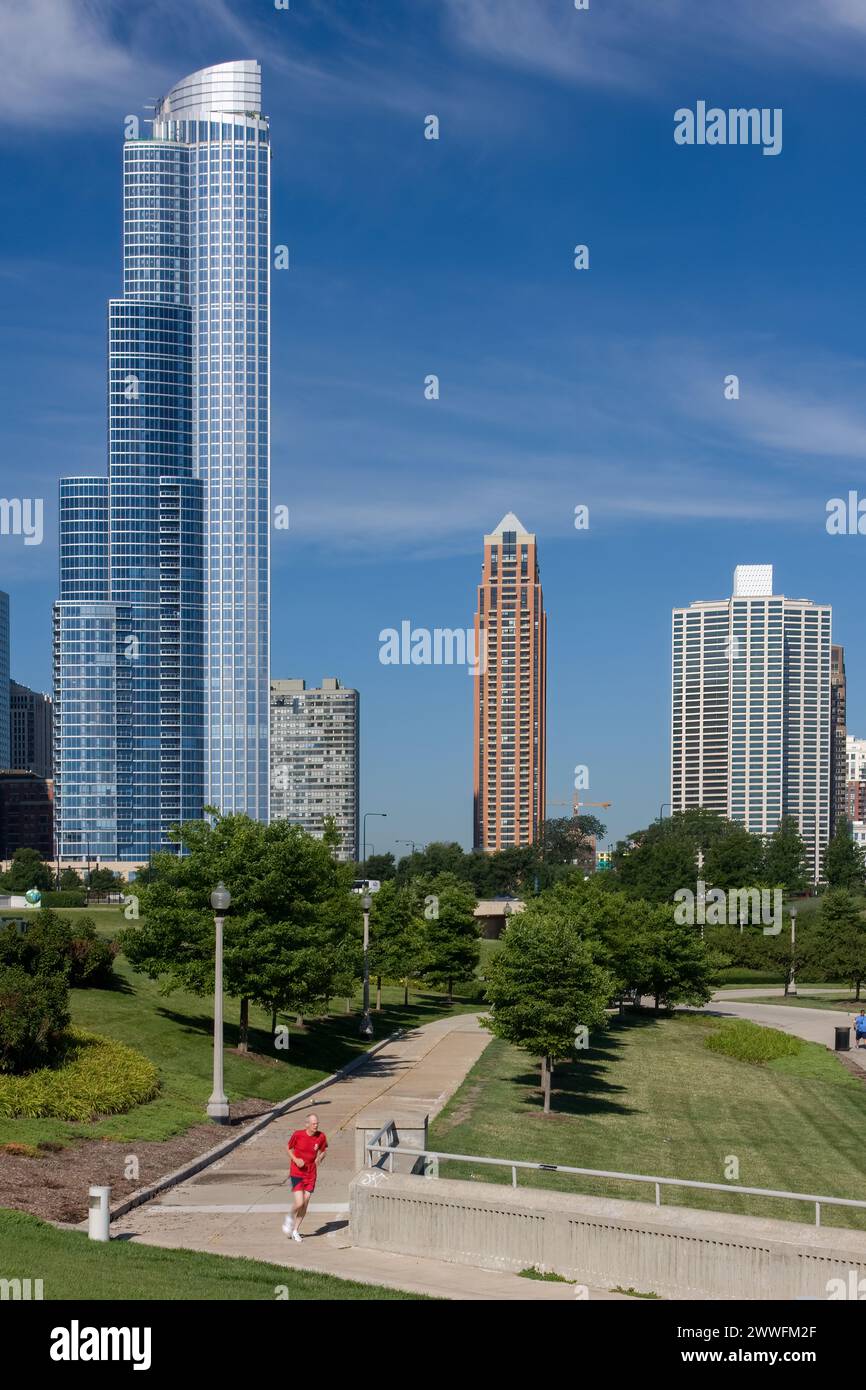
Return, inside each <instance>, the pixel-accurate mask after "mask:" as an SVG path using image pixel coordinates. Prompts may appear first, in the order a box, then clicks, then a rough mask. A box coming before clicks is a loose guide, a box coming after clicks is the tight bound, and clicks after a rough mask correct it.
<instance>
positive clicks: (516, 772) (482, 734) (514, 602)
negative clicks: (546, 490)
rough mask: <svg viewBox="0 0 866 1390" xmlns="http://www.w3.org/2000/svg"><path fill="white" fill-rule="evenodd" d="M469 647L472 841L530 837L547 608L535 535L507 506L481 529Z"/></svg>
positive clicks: (542, 713) (541, 789)
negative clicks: (472, 659) (472, 663)
mask: <svg viewBox="0 0 866 1390" xmlns="http://www.w3.org/2000/svg"><path fill="white" fill-rule="evenodd" d="M475 651H476V654H477V656H478V660H477V662H476V666H477V670H476V671H475V673H474V675H473V686H474V690H473V695H474V705H475V722H474V757H475V807H474V823H475V824H474V844H475V848H476V849H484V850H491V851H496V850H501V849H507V848H508V847H509V846H511V845H531V844H532V843H533V841H534V840H536V839H537V838H538V834H539V831H540V829H541V826H542V824H543V822H544V817H545V808H546V785H545V781H546V769H547V614H546V613H545V611H544V595H543V593H542V590H541V574H540V571H539V568H538V550H537V546H536V541H535V536H534V535H533V534H532V533H531V532H529V531H527V530H526V528H525V527H524V526H523V525H522V524H521V522H520V521H518V519H517V517H516V516H515V515H514V513H513V512H509V513H508V514H507V516H504V517H503V518H502V520H501V521H500V523H499V525H498V526H497V527H496V528H495V529H494V530H493V531H492V532H491V533H490V534H489V535H487V536H485V537H484V563H483V566H482V570H481V583H480V584H479V585H478V607H477V611H476V614H475Z"/></svg>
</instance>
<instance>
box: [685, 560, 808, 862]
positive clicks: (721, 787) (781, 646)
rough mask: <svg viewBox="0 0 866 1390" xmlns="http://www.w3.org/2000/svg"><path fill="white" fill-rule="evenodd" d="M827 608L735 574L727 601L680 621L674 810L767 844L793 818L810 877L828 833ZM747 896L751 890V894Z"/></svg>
mask: <svg viewBox="0 0 866 1390" xmlns="http://www.w3.org/2000/svg"><path fill="white" fill-rule="evenodd" d="M831 617H832V614H831V609H830V607H829V605H826V604H816V603H812V602H811V601H810V600H808V599H789V598H784V597H782V596H781V595H776V594H774V593H773V567H772V565H738V566H737V568H736V571H735V574H734V593H733V596H732V597H731V598H729V599H722V600H719V601H712V602H697V603H693V604H691V605H690V607H688V608H675V609H674V610H673V664H672V704H671V709H672V718H671V809H672V811H674V812H676V811H684V810H687V809H688V808H689V807H691V806H704V807H706V808H708V809H711V810H715V811H718V812H720V813H721V814H722V815H724V816H727V817H728V818H729V819H731V820H734V821H738V822H740V824H742V825H745V826H746V828H747V829H748V830H750V831H752V832H754V833H755V834H758V835H764V836H766V835H769V834H771V833H772V832H773V830H775V828H776V826H777V825H778V824H779V821H780V819H781V818H782V816H794V817H796V819H797V822H798V825H799V829H800V834H801V835H802V837H803V839H804V841H805V843H806V847H807V851H808V858H809V863H810V866H811V871H812V873H813V874H814V876H815V877H816V878H817V877H818V876H819V874H820V860H821V852H822V850H823V848H824V846H825V845H826V843H827V839H828V836H829V832H830V755H831V726H830V647H831ZM744 886H746V885H744Z"/></svg>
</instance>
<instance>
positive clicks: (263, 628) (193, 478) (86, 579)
mask: <svg viewBox="0 0 866 1390" xmlns="http://www.w3.org/2000/svg"><path fill="white" fill-rule="evenodd" d="M127 134H128V138H127V139H126V140H125V142H124V150H123V171H124V172H123V186H124V238H123V272H124V274H123V286H124V292H123V297H122V299H117V300H112V301H111V302H110V304H109V314H108V320H109V331H108V344H109V364H108V366H109V459H108V476H107V478H72V479H65V480H64V481H63V482H62V483H61V491H60V555H61V569H60V599H59V602H58V603H57V605H56V608H55V719H56V723H55V765H56V781H57V786H56V809H57V822H58V831H57V834H58V852H59V854H60V857H61V858H64V859H76V858H81V857H83V856H85V855H89V856H93V855H96V854H99V855H102V856H105V857H108V858H112V859H120V860H130V861H138V862H140V861H141V860H142V859H143V858H145V857H146V856H147V855H148V854H149V853H150V852H151V851H153V850H156V849H159V848H161V847H163V846H164V845H166V844H167V840H166V834H167V830H168V828H169V826H170V825H171V824H172V822H175V821H178V820H187V819H195V818H198V817H200V816H201V814H202V808H203V806H204V805H206V804H214V805H216V806H218V807H219V808H220V810H222V811H223V812H229V811H247V812H249V814H250V815H252V816H255V817H257V818H259V819H262V820H267V817H268V737H269V735H268V722H269V721H268V627H269V578H268V546H269V529H268V519H269V518H268V507H269V499H268V473H269V315H268V306H269V192H270V147H269V136H268V122H267V120H266V119H265V117H264V116H262V114H261V72H260V69H259V66H258V64H257V63H255V62H233V63H223V64H220V65H218V66H216V67H212V68H205V69H202V70H201V71H200V72H196V73H193V74H192V75H191V76H189V77H187V78H184V79H183V81H181V82H179V83H177V85H176V86H174V87H173V88H172V89H171V91H170V92H169V93H168V94H167V95H166V96H164V97H163V98H162V99H161V100H160V101H159V102H158V103H157V105H156V108H155V112H154V119H153V124H152V130H151V133H150V135H148V136H146V137H143V138H140V137H139V132H138V129H137V128H136V126H135V123H131V124H130V123H129V122H128V132H127Z"/></svg>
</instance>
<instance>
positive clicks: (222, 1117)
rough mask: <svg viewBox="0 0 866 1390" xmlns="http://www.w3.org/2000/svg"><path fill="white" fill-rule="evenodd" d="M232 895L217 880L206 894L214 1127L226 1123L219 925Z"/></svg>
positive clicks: (209, 1106)
mask: <svg viewBox="0 0 866 1390" xmlns="http://www.w3.org/2000/svg"><path fill="white" fill-rule="evenodd" d="M231 901H232V895H231V893H230V892H229V890H228V889H227V888H226V886H225V884H224V883H223V882H222V880H220V882H219V883H218V884H217V886H216V888H215V889H214V890H213V892H212V893H211V895H210V905H211V907H212V908H213V910H214V926H215V928H216V963H215V969H214V991H213V1091H212V1092H211V1097H210V1100H209V1101H208V1103H207V1113H208V1118H209V1119H211V1120H213V1121H214V1122H215V1124H218V1125H227V1124H228V1122H229V1102H228V1097H227V1095H226V1093H225V1087H224V1085H223V922H224V921H225V914H226V913H227V912H228V910H229V907H230V906H231Z"/></svg>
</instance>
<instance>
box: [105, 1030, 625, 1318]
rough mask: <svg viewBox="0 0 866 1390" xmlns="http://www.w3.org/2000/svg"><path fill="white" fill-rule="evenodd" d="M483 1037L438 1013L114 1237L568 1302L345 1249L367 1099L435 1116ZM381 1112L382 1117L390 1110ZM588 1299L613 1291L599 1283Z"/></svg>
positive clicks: (509, 1283) (444, 1292)
mask: <svg viewBox="0 0 866 1390" xmlns="http://www.w3.org/2000/svg"><path fill="white" fill-rule="evenodd" d="M490 1037H491V1035H490V1033H489V1032H487V1031H486V1029H482V1028H481V1027H480V1026H479V1024H478V1019H477V1016H476V1015H475V1014H464V1015H461V1016H457V1017H450V1018H446V1019H438V1020H437V1021H436V1022H434V1023H426V1024H424V1025H423V1026H421V1027H419V1028H414V1029H412V1030H411V1031H410V1032H409V1033H407V1034H406V1035H405V1036H404V1037H403V1038H401V1039H399V1040H397V1041H395V1042H392V1043H389V1045H388V1046H387V1047H385V1048H383V1049H382V1050H381V1051H380V1052H378V1053H377V1054H376V1056H375V1057H372V1058H371V1059H370V1061H369V1062H368V1063H367V1064H366V1065H365V1066H363V1067H360V1068H358V1070H356V1071H354V1072H352V1073H350V1074H349V1075H348V1076H346V1077H344V1078H342V1079H341V1080H340V1081H338V1082H336V1083H335V1084H333V1085H331V1086H326V1087H323V1088H322V1090H321V1092H318V1093H316V1094H315V1095H313V1096H310V1097H308V1098H307V1099H306V1100H304V1101H303V1102H301V1103H300V1104H299V1105H298V1106H297V1107H296V1108H294V1109H293V1110H290V1111H289V1112H288V1113H287V1114H286V1115H284V1116H281V1117H280V1119H278V1120H274V1121H273V1123H272V1124H270V1125H267V1126H266V1127H265V1128H264V1129H263V1130H261V1131H260V1132H259V1133H258V1134H256V1135H253V1136H252V1138H250V1139H249V1140H247V1141H246V1143H243V1144H241V1145H239V1146H238V1148H236V1149H234V1150H233V1151H232V1153H230V1154H229V1155H227V1157H226V1158H224V1159H221V1160H220V1161H218V1162H217V1163H215V1164H213V1165H212V1166H211V1167H210V1168H207V1169H205V1170H204V1172H201V1173H198V1174H196V1175H195V1176H194V1177H191V1178H189V1179H188V1180H187V1181H186V1182H184V1183H180V1184H179V1185H178V1186H177V1187H174V1188H172V1189H171V1190H170V1191H169V1192H167V1193H165V1194H163V1195H162V1196H160V1197H158V1198H156V1199H155V1200H154V1201H152V1202H148V1203H146V1204H144V1205H142V1206H140V1207H136V1208H135V1209H134V1210H133V1211H131V1212H128V1213H127V1214H126V1216H122V1217H120V1218H118V1220H116V1221H115V1222H113V1223H112V1232H113V1234H114V1235H115V1236H124V1237H126V1238H127V1239H131V1240H136V1241H140V1242H142V1243H143V1244H146V1245H161V1246H167V1247H171V1248H183V1249H189V1250H204V1251H208V1252H209V1253H211V1254H223V1255H246V1256H248V1257H250V1258H253V1259H258V1260H266V1261H268V1262H269V1263H271V1264H277V1265H286V1266H292V1267H294V1268H298V1269H311V1270H318V1271H321V1272H322V1273H327V1274H338V1275H342V1276H343V1277H345V1278H351V1279H358V1280H360V1281H361V1282H362V1283H366V1284H372V1283H376V1284H384V1285H386V1286H388V1287H393V1288H402V1289H408V1290H410V1291H412V1292H415V1293H429V1294H434V1295H437V1296H439V1297H442V1298H452V1299H454V1298H456V1299H493V1300H499V1299H521V1300H550V1299H553V1300H562V1301H567V1300H570V1301H574V1300H575V1290H574V1288H573V1287H572V1286H571V1285H568V1284H555V1283H545V1282H541V1281H536V1280H531V1279H522V1278H520V1277H519V1276H518V1275H516V1274H500V1273H496V1272H493V1271H488V1270H481V1269H476V1268H474V1267H471V1266H468V1265H459V1264H451V1263H448V1262H445V1261H439V1260H429V1259H425V1258H422V1257H418V1258H415V1257H410V1256H406V1255H391V1254H387V1253H385V1252H381V1251H375V1250H361V1249H357V1248H354V1247H352V1246H350V1245H349V1242H348V1235H347V1228H348V1217H349V1212H348V1201H349V1183H350V1182H351V1180H352V1178H353V1177H354V1176H355V1172H356V1168H355V1120H356V1117H357V1116H358V1115H359V1114H360V1113H361V1111H362V1110H366V1109H367V1107H368V1106H371V1105H376V1106H377V1107H379V1106H380V1104H381V1106H382V1108H383V1109H384V1108H387V1106H389V1105H393V1106H394V1108H395V1109H398V1108H401V1107H402V1106H407V1105H408V1106H410V1107H411V1108H413V1109H415V1108H418V1109H421V1110H424V1111H426V1112H427V1114H428V1115H429V1116H430V1118H431V1119H432V1118H433V1117H434V1116H435V1115H436V1114H438V1113H439V1111H440V1110H441V1109H442V1107H443V1106H444V1105H445V1103H446V1101H447V1100H448V1099H449V1097H450V1096H451V1095H452V1094H453V1093H454V1091H456V1089H457V1087H458V1086H459V1085H460V1083H461V1082H462V1081H463V1079H464V1077H465V1076H466V1074H467V1072H468V1071H469V1070H470V1068H471V1067H472V1066H473V1064H474V1063H475V1062H476V1061H477V1060H478V1058H479V1057H480V1056H481V1053H482V1052H483V1051H484V1048H485V1047H486V1045H487V1043H488V1042H489V1041H490ZM311 1110H315V1111H316V1113H317V1114H318V1116H319V1124H320V1127H321V1128H322V1129H323V1130H324V1131H325V1133H326V1134H327V1136H328V1158H327V1160H326V1161H325V1162H324V1163H323V1164H322V1167H321V1169H320V1176H319V1181H318V1185H317V1187H316V1192H315V1199H314V1201H313V1202H312V1203H311V1204H310V1210H309V1213H308V1215H307V1219H306V1221H305V1223H304V1227H303V1232H304V1240H303V1241H302V1243H301V1244H300V1245H298V1244H296V1243H294V1242H292V1241H290V1240H288V1239H287V1238H286V1237H285V1236H284V1235H283V1233H282V1230H281V1227H282V1220H283V1215H284V1213H285V1212H287V1211H288V1210H289V1209H290V1208H291V1205H292V1204H291V1194H290V1189H289V1187H288V1182H287V1172H288V1157H287V1155H286V1143H287V1141H288V1137H289V1135H290V1134H291V1133H292V1131H293V1130H295V1129H298V1128H301V1127H302V1125H303V1120H304V1117H305V1116H306V1115H308V1114H309V1113H310V1111H311ZM386 1118H387V1117H386ZM592 1297H593V1298H617V1297H620V1295H616V1294H609V1293H606V1292H604V1291H601V1290H593V1291H592Z"/></svg>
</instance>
